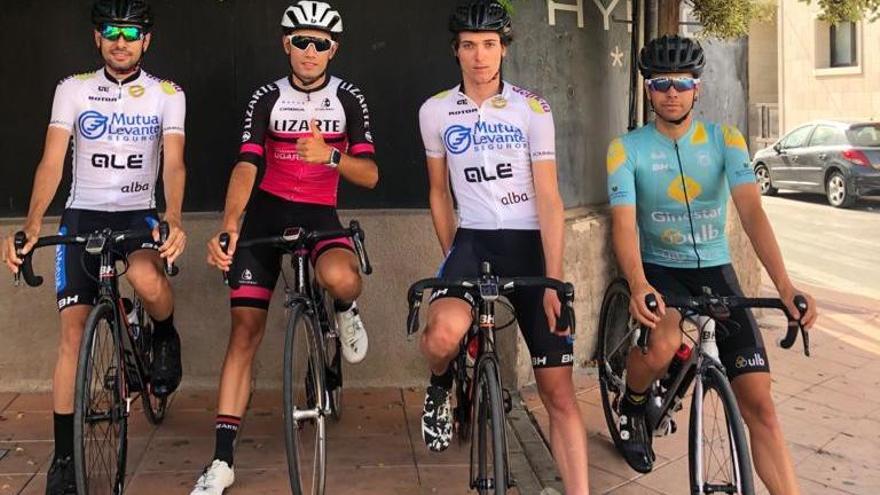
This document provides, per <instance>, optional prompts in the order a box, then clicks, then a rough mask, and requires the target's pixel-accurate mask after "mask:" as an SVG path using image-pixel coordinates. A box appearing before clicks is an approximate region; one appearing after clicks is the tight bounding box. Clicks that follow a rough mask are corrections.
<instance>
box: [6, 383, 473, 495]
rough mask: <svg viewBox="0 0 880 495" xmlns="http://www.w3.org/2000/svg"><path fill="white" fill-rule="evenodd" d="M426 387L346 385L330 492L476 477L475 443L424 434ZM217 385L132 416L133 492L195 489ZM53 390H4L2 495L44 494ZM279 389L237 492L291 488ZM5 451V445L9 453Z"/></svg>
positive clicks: (458, 483) (150, 494)
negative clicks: (439, 444)
mask: <svg viewBox="0 0 880 495" xmlns="http://www.w3.org/2000/svg"><path fill="white" fill-rule="evenodd" d="M422 400H423V395H422V392H418V391H413V390H401V389H394V388H388V389H365V390H346V392H345V398H344V401H345V402H344V403H345V408H346V409H345V410H344V413H343V417H342V419H341V420H340V421H339V422H338V423H332V424H331V426H330V427H329V428H328V431H329V441H328V457H329V466H330V471H329V473H328V480H329V481H328V486H327V493H328V494H336V493H357V494H438V495H440V494H450V495H451V494H459V493H467V491H466V490H464V489H462V487H465V486H466V485H467V477H468V465H467V463H468V455H469V450H468V448H466V447H461V446H458V445H456V444H453V446H452V447H450V448H449V450H447V451H446V452H445V453H443V454H439V455H436V454H431V453H429V452H428V451H427V450H426V448H425V447H424V444H423V442H422V440H421V437H420V430H419V414H420V413H421V404H422ZM215 404H216V396H215V394H214V393H210V392H186V391H184V392H181V393H178V394H177V395H176V396H175V397H174V398H173V401H172V404H171V406H170V411H169V414H168V417H167V419H166V421H165V423H164V424H163V425H162V426H160V427H158V428H153V427H151V426H150V425H149V424H148V423H147V422H146V420H145V419H144V418H143V416H141V415H137V414H136V415H133V416H132V419H131V421H130V438H131V441H130V444H129V445H130V446H129V461H128V467H129V481H128V483H127V487H128V489H127V490H126V493H130V494H139V495H155V494H157V493H161V494H167V495H171V494H187V493H189V489H190V487H191V486H192V484H193V482H194V481H195V479H196V478H197V477H198V475H199V473H200V472H201V469H202V467H203V465H204V464H205V463H207V462H208V461H209V460H210V459H209V458H210V456H211V455H212V453H213V444H214V439H213V435H214V429H213V423H214V414H215V413H214V410H213V409H214V406H215ZM51 424H52V419H51V398H50V396H49V395H48V394H0V452H2V451H3V450H6V451H8V453H7V454H6V456H5V457H2V458H0V495H7V494H42V493H43V490H44V487H45V483H46V476H45V473H46V470H47V468H48V462H49V459H50V456H51V453H52V452H51V451H52V444H51V441H50V439H51V437H52V434H51ZM281 425H282V419H281V413H280V397H279V394H278V393H277V392H272V391H258V392H257V393H255V394H254V397H253V400H252V405H251V410H250V411H249V412H248V416H247V418H246V420H245V422H244V424H243V427H242V434H241V440H240V441H239V444H238V447H237V451H236V480H237V481H236V484H235V486H234V487H233V488H232V489H230V490H228V491H227V493H228V494H230V495H235V494H271V493H282V494H284V493H289V492H290V489H289V485H288V484H287V467H286V466H287V465H286V457H285V453H284V440H283V437H282V436H281V428H282V426H281ZM0 455H2V454H0Z"/></svg>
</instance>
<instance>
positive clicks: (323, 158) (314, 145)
mask: <svg viewBox="0 0 880 495" xmlns="http://www.w3.org/2000/svg"><path fill="white" fill-rule="evenodd" d="M309 130H310V131H311V132H312V135H311V136H310V137H305V138H300V139H297V140H296V154H297V155H299V158H300V160H304V161H307V162H309V163H317V164H321V165H323V164H325V163H329V162H330V154H331V153H332V148H331V147H330V146H329V145H327V143H325V142H324V136H322V135H321V131H319V130H318V121H316V120H312V121H311V122H309Z"/></svg>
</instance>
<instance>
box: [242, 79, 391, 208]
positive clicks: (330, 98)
mask: <svg viewBox="0 0 880 495" xmlns="http://www.w3.org/2000/svg"><path fill="white" fill-rule="evenodd" d="M313 120H314V121H316V122H317V127H318V130H319V131H320V132H321V135H322V136H323V137H324V141H325V142H326V143H327V144H328V145H330V146H332V147H334V148H336V149H338V150H339V151H340V152H342V153H345V154H348V155H351V156H355V157H369V158H372V157H373V155H374V154H375V147H374V146H373V137H372V135H371V134H370V112H369V110H368V108H367V101H366V98H365V97H364V95H363V93H361V91H360V89H358V88H357V87H356V86H354V85H353V84H351V83H348V82H345V81H343V80H341V79H339V78H336V77H328V78H327V80H326V83H325V84H324V85H323V86H321V87H318V88H315V89H312V90H308V91H305V90H302V89H299V88H297V87H296V86H295V85H294V84H293V83H292V82H291V80H290V77H285V78H283V79H279V80H278V81H275V82H273V83H271V84H267V85H265V86H263V87H261V88H259V89H257V90H256V91H255V92H254V95H253V97H252V98H251V101H250V103H248V106H247V109H246V110H245V116H244V126H243V132H242V136H241V141H242V145H241V151H240V153H239V156H238V161H240V162H248V163H251V164H253V165H256V166H258V167H259V166H263V164H265V174H264V175H263V180H262V181H261V182H260V186H259V187H260V189H262V190H263V191H266V192H267V193H269V194H272V195H274V196H277V197H279V198H282V199H285V200H287V201H291V202H296V203H311V204H319V205H326V206H333V207H335V206H336V199H337V190H338V187H339V171H338V170H336V169H335V168H331V167H328V166H324V165H321V164H315V163H308V162H305V161H303V160H300V159H299V158H298V156H297V152H296V142H297V140H298V139H301V138H306V137H311V136H312V132H311V130H310V129H309V123H310V122H311V121H313Z"/></svg>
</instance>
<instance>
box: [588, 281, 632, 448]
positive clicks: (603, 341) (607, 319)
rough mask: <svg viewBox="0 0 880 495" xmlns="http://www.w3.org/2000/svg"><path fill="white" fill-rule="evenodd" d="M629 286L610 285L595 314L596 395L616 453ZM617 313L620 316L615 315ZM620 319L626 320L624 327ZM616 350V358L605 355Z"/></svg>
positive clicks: (627, 348) (621, 283)
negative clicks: (597, 371) (596, 332)
mask: <svg viewBox="0 0 880 495" xmlns="http://www.w3.org/2000/svg"><path fill="white" fill-rule="evenodd" d="M629 299H630V291H629V285H628V284H627V283H626V281H625V280H623V279H617V280H614V281H613V282H611V284H610V285H609V286H608V288H607V289H606V290H605V296H604V297H603V299H602V308H601V310H600V313H599V339H598V343H599V345H598V347H597V350H596V353H597V355H596V360H597V362H598V366H599V392H600V395H601V397H602V410H603V412H604V413H605V423H606V424H607V425H608V432H609V434H610V435H611V440H612V441H613V442H614V447H615V448H616V449H617V451H618V452H623V441H622V440H621V438H620V429H619V428H620V427H619V424H618V416H619V410H620V409H619V405H620V400H621V398H622V397H623V394H624V392H625V391H626V390H625V386H621V385H622V384H624V383H625V375H624V372H625V371H626V359H627V356H628V355H629V352H630V349H631V347H632V346H631V345H630V344H629V343H628V342H623V340H628V337H629V331H630V330H631V328H630V322H631V316H630V314H629ZM617 313H620V314H617ZM621 318H626V326H625V327H624V326H623V324H622V322H621ZM621 345H622V347H620V354H619V355H618V354H616V353H615V354H614V355H612V356H609V355H608V351H609V350H614V349H617V348H618V347H619V346H621Z"/></svg>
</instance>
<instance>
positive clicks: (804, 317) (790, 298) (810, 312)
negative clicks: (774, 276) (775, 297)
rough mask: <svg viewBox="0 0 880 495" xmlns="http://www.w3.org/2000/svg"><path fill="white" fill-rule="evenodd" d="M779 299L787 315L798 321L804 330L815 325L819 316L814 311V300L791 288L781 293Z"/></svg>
mask: <svg viewBox="0 0 880 495" xmlns="http://www.w3.org/2000/svg"><path fill="white" fill-rule="evenodd" d="M779 297H780V299H782V302H783V303H784V304H785V308H786V309H787V310H788V312H789V314H790V315H791V316H792V317H793V318H795V319H796V320H798V322H799V323H800V324H801V325H802V326H803V327H804V329H806V330H809V329H810V328H812V326H813V325H814V324H815V323H816V318H817V317H818V316H819V313H818V311H817V310H816V300H815V299H813V296H811V295H809V294H807V293H806V292H802V291H799V290H797V289H795V288H793V287H792V289H791V290H789V291H784V292H782V291H781V292H780V293H779ZM798 299H800V300H798ZM798 303H800V304H798ZM804 304H806V311H804Z"/></svg>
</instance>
